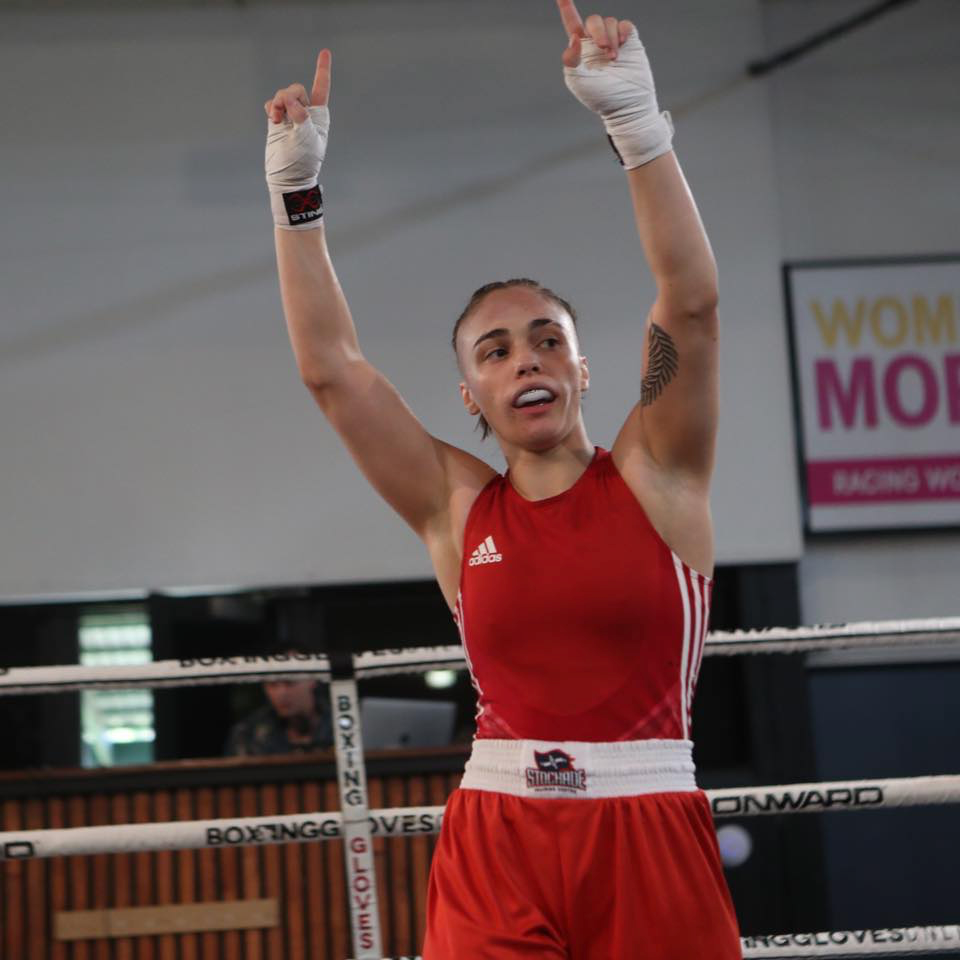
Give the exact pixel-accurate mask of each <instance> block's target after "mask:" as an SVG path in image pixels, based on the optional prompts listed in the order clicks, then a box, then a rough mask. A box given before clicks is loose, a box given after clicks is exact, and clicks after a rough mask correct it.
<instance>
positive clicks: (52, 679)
mask: <svg viewBox="0 0 960 960" xmlns="http://www.w3.org/2000/svg"><path fill="white" fill-rule="evenodd" d="M958 641H960V617H948V618H941V619H930V620H885V621H877V622H873V623H844V624H836V625H831V626H817V627H773V628H771V629H769V630H734V631H715V632H713V633H711V634H709V636H708V637H707V644H706V648H705V650H704V653H705V654H707V655H710V654H714V655H716V654H720V655H728V656H732V655H736V654H741V653H800V652H804V651H808V650H838V649H844V648H851V647H884V646H886V647H908V646H925V647H928V646H930V645H931V644H943V645H948V644H956V643H957V642H958ZM353 662H354V675H355V677H356V678H357V679H358V680H362V679H364V678H370V677H387V676H396V675H399V674H409V673H426V671H428V670H442V669H446V670H450V669H462V668H463V667H465V666H466V660H465V658H464V654H463V648H462V647H459V646H454V647H415V648H410V649H405V650H375V651H368V652H366V653H359V654H355V655H354V656H353ZM292 676H315V677H317V678H318V679H322V680H329V679H330V662H329V661H328V659H327V658H326V657H325V656H324V655H323V654H291V655H289V656H288V655H286V654H281V655H279V656H273V657H270V656H244V657H209V658H201V659H196V660H158V661H155V662H153V663H145V664H140V665H137V666H83V665H80V664H68V665H66V666H52V667H0V696H3V695H13V694H25V693H57V692H61V691H62V692H66V691H73V690H85V689H90V688H99V689H105V688H122V689H131V688H135V687H189V686H200V685H203V684H219V683H256V682H259V681H263V680H270V679H274V680H275V679H277V678H278V677H280V678H282V677H292Z"/></svg>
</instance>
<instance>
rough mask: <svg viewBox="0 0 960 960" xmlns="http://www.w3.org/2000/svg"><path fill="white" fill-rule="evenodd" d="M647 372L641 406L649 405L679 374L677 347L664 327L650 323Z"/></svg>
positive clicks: (641, 388)
mask: <svg viewBox="0 0 960 960" xmlns="http://www.w3.org/2000/svg"><path fill="white" fill-rule="evenodd" d="M649 342H650V346H649V353H648V355H647V372H646V374H644V377H643V382H642V383H641V384H640V406H641V407H649V406H650V404H651V403H653V401H654V400H656V399H657V397H659V396H660V394H661V392H662V391H663V388H664V387H665V386H666V385H667V384H668V383H669V382H670V381H671V380H672V379H673V378H674V377H675V376H676V375H677V366H678V364H679V361H678V358H677V347H676V344H674V342H673V339H672V337H671V336H670V334H669V333H667V331H666V330H664V329H663V327H659V326H657V324H655V323H651V324H650V335H649Z"/></svg>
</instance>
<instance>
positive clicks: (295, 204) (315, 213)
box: [283, 183, 323, 227]
mask: <svg viewBox="0 0 960 960" xmlns="http://www.w3.org/2000/svg"><path fill="white" fill-rule="evenodd" d="M283 206H284V208H285V209H286V211H287V219H288V220H289V221H290V226H291V227H299V226H302V225H303V224H305V223H312V222H313V221H314V220H320V219H322V218H323V191H322V190H321V189H320V184H319V183H318V184H316V185H315V186H313V187H307V188H306V189H305V190H294V191H293V193H285V194H283Z"/></svg>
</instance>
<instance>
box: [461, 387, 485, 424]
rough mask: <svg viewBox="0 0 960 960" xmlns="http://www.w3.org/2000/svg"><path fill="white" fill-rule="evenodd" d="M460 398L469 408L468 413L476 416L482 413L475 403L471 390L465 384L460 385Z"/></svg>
mask: <svg viewBox="0 0 960 960" xmlns="http://www.w3.org/2000/svg"><path fill="white" fill-rule="evenodd" d="M460 398H461V399H462V400H463V405H464V406H465V407H466V408H467V413H469V414H471V415H473V416H476V415H477V414H478V413H479V412H480V408H479V407H478V406H477V405H476V404H475V403H474V402H473V396H472V395H471V393H470V388H469V387H468V386H467V385H466V384H465V383H461V384H460Z"/></svg>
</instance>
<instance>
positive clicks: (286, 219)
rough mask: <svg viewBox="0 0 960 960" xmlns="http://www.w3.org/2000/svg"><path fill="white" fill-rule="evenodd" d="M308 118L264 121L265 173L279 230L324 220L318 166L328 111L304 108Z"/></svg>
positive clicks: (327, 127) (315, 224)
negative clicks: (296, 121) (265, 145)
mask: <svg viewBox="0 0 960 960" xmlns="http://www.w3.org/2000/svg"><path fill="white" fill-rule="evenodd" d="M307 110H308V112H309V114H310V120H309V121H306V120H305V121H304V122H303V123H294V122H293V121H291V120H283V121H282V122H281V123H273V122H272V121H270V120H268V121H267V153H266V172H267V186H268V187H269V188H270V207H271V209H272V210H273V222H274V223H275V224H276V225H277V226H278V227H280V228H281V229H282V230H306V229H311V228H315V227H319V226H320V224H321V222H322V220H323V196H322V194H321V192H320V184H319V182H318V180H319V177H320V165H321V164H322V163H323V157H324V154H325V153H326V151H327V134H328V132H329V130H330V110H329V109H328V108H327V107H307Z"/></svg>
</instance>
